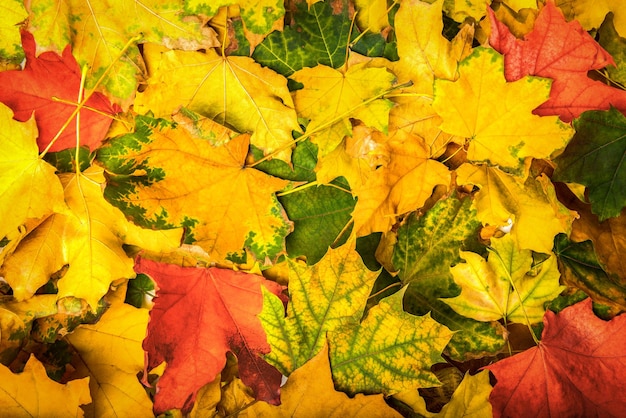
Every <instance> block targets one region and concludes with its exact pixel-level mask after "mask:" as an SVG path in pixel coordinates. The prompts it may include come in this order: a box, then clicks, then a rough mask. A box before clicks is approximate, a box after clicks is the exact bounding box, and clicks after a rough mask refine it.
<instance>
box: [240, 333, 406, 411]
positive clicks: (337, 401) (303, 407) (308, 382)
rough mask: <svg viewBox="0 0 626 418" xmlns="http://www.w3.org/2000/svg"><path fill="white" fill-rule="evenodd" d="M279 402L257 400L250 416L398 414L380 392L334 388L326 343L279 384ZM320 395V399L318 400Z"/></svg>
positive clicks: (250, 409)
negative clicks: (349, 392) (351, 394)
mask: <svg viewBox="0 0 626 418" xmlns="http://www.w3.org/2000/svg"><path fill="white" fill-rule="evenodd" d="M280 399H281V404H280V406H273V405H268V404H266V403H262V402H258V403H256V404H254V405H253V406H252V407H251V408H249V409H248V410H247V411H249V412H250V413H251V414H252V416H259V417H261V416H268V417H269V416H271V417H284V418H287V417H294V418H298V417H300V418H326V417H337V418H339V417H361V416H367V417H373V418H375V417H380V418H383V417H384V418H393V417H400V416H401V415H400V414H399V413H398V412H396V411H395V410H393V409H392V408H391V407H389V405H387V404H386V403H385V400H384V398H383V395H381V394H378V395H363V394H357V395H356V396H355V397H354V398H350V397H348V395H346V394H345V393H342V392H337V391H335V389H334V387H333V378H332V375H331V367H330V363H329V360H328V344H326V343H324V344H323V346H322V347H321V350H320V352H319V353H317V354H316V355H315V356H314V357H313V358H312V359H311V360H309V361H307V362H306V363H305V364H304V365H302V367H299V368H298V369H297V370H296V371H294V372H293V373H292V374H291V376H289V379H288V380H287V383H286V384H285V385H284V386H283V387H282V388H281V394H280ZM321 399H323V400H324V401H323V402H320V400H321Z"/></svg>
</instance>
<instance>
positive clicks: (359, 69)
mask: <svg viewBox="0 0 626 418" xmlns="http://www.w3.org/2000/svg"><path fill="white" fill-rule="evenodd" d="M291 78H293V79H294V80H295V81H297V82H299V83H302V84H303V85H304V87H303V88H302V89H300V90H296V91H295V92H294V94H293V97H294V98H293V100H294V103H295V106H296V110H297V112H298V115H299V116H301V117H304V118H307V119H309V120H310V123H309V124H308V125H307V132H309V133H310V134H311V140H312V141H313V142H315V143H316V144H317V145H318V147H319V156H320V157H323V156H325V155H327V154H329V153H330V152H331V151H332V150H334V149H335V148H336V147H337V145H339V144H340V143H341V140H342V139H343V137H344V136H346V135H350V134H351V133H352V124H351V122H350V118H354V119H359V120H361V121H362V122H363V123H364V124H365V125H367V126H370V127H373V128H376V129H378V130H379V131H381V132H387V125H388V123H389V109H390V108H391V106H392V105H393V104H392V103H391V102H390V101H389V100H386V99H383V98H382V96H383V95H384V94H385V92H388V91H389V89H390V88H391V87H392V86H393V84H394V82H395V77H394V75H393V74H391V73H390V72H388V71H387V70H386V69H384V68H368V67H366V66H365V65H363V64H357V65H352V66H351V67H350V68H349V69H348V70H347V71H346V72H345V73H344V72H341V71H339V70H335V69H333V68H331V67H327V66H324V65H318V66H316V67H314V68H303V69H302V70H300V71H297V72H296V73H294V74H293V75H292V76H291Z"/></svg>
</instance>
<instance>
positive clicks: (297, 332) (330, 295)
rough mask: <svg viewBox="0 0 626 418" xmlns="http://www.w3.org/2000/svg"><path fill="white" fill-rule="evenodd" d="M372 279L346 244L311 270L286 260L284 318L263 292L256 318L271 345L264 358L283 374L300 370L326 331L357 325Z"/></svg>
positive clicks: (280, 308)
mask: <svg viewBox="0 0 626 418" xmlns="http://www.w3.org/2000/svg"><path fill="white" fill-rule="evenodd" d="M377 276H378V273H377V272H372V271H369V270H368V269H367V268H366V267H365V266H364V265H363V262H362V261H361V257H360V256H359V254H358V253H357V252H356V251H355V250H354V248H353V246H351V245H349V244H346V245H343V246H341V247H339V248H337V249H329V250H328V252H327V253H326V255H325V256H324V257H323V258H322V260H321V261H320V262H319V263H317V264H315V265H313V266H311V267H308V266H307V265H306V264H302V263H296V262H294V261H289V296H290V303H289V305H288V307H287V317H286V318H285V309H284V306H283V303H282V301H281V300H280V299H279V298H278V297H276V296H273V295H272V294H271V293H270V292H263V310H262V311H261V314H260V315H259V319H260V320H261V324H262V325H263V328H264V329H265V332H266V333H267V335H268V342H269V344H270V346H271V347H272V351H271V352H270V353H269V354H266V355H265V359H266V360H267V361H268V362H270V363H271V364H273V365H275V366H276V367H277V368H278V369H279V370H280V371H281V372H282V373H283V374H284V375H289V374H291V373H292V372H293V371H294V370H296V369H298V368H299V367H301V366H302V365H303V364H304V363H306V362H307V361H308V360H309V359H311V358H313V357H314V356H315V355H316V354H317V353H318V352H319V351H320V350H321V348H322V346H323V345H324V344H325V342H326V333H327V332H328V331H332V330H335V329H336V328H338V327H340V326H342V325H346V324H350V323H352V324H357V323H358V322H359V320H360V319H361V316H362V315H363V310H364V309H365V303H366V302H367V296H368V295H369V294H370V292H371V290H372V286H373V285H374V281H375V280H376V277H377Z"/></svg>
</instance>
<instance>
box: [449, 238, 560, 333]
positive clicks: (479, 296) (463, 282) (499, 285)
mask: <svg viewBox="0 0 626 418" xmlns="http://www.w3.org/2000/svg"><path fill="white" fill-rule="evenodd" d="M461 257H462V258H463V259H465V261H466V263H461V264H457V265H456V266H454V267H452V268H451V272H452V275H453V276H454V281H455V282H456V283H457V284H458V285H459V286H461V289H462V290H461V294H460V295H459V296H457V297H454V298H446V299H442V300H443V301H444V302H445V303H447V304H448V305H450V306H451V307H452V308H453V309H454V310H455V311H456V312H458V313H460V314H461V315H464V316H467V317H469V318H473V319H476V320H478V321H497V320H499V319H501V318H504V319H505V320H507V321H510V322H518V323H537V322H541V319H542V318H543V314H544V313H545V308H544V305H545V303H546V302H549V301H551V300H552V299H554V298H556V297H557V296H558V295H559V293H561V291H562V290H563V289H564V287H563V286H560V285H559V277H560V274H559V270H558V268H557V264H556V257H554V256H550V257H549V258H548V259H546V260H545V261H543V262H542V263H541V265H540V266H539V268H540V271H539V272H538V273H536V272H534V271H533V270H536V269H537V267H533V257H532V253H531V251H530V250H522V249H520V248H518V247H517V246H516V244H515V241H514V240H513V239H512V238H511V236H510V235H505V236H503V237H502V238H498V239H495V238H494V239H492V251H491V252H490V254H489V256H488V259H487V260H485V259H484V258H482V257H481V256H480V255H478V254H476V253H472V252H469V251H461Z"/></svg>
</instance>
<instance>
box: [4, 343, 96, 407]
mask: <svg viewBox="0 0 626 418" xmlns="http://www.w3.org/2000/svg"><path fill="white" fill-rule="evenodd" d="M0 382H2V383H0V388H1V389H0V403H1V404H2V413H3V414H4V415H6V416H10V417H16V418H18V417H20V418H21V417H35V416H75V417H82V416H84V413H83V410H82V409H80V406H81V405H85V404H88V403H90V402H91V397H90V396H89V379H80V380H72V381H70V382H68V383H66V384H60V383H57V382H55V381H53V380H51V379H50V378H49V377H48V376H47V375H46V369H45V368H44V366H43V364H41V362H40V361H39V360H37V358H36V357H35V356H34V355H31V356H30V358H29V360H28V362H27V363H26V366H25V367H24V371H23V372H22V373H19V374H13V373H12V372H11V370H9V368H8V367H6V366H4V365H3V364H0ZM60 400H62V402H59V401H60Z"/></svg>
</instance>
